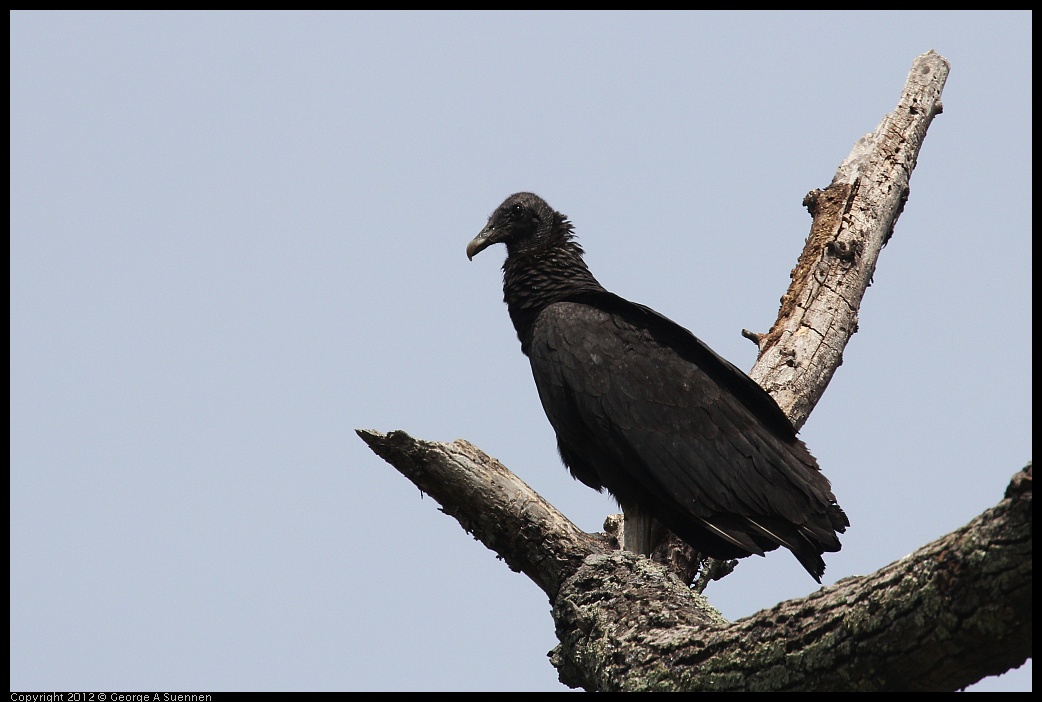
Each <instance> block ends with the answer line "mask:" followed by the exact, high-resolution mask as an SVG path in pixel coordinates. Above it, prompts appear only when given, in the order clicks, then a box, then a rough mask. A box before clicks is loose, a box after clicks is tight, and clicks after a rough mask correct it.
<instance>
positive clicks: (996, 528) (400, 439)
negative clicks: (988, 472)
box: [358, 430, 1032, 691]
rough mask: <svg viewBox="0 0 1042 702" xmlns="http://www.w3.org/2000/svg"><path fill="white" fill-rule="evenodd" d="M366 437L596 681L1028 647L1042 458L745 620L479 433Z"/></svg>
mask: <svg viewBox="0 0 1042 702" xmlns="http://www.w3.org/2000/svg"><path fill="white" fill-rule="evenodd" d="M358 434H359V436H361V437H362V439H363V440H365V442H366V443H367V444H369V446H370V447H371V448H372V449H373V451H375V452H376V453H377V454H379V455H380V456H381V457H383V458H384V459H385V460H387V461H389V462H390V463H392V465H394V466H395V467H396V468H398V469H399V471H401V473H402V474H403V475H405V476H406V477H408V478H409V479H410V480H412V481H413V482H414V483H415V484H416V485H417V486H418V487H420V489H421V490H423V491H424V492H428V493H429V494H430V495H431V496H432V497H433V498H434V499H435V500H437V501H438V502H439V503H441V504H442V505H443V506H444V508H443V511H445V512H446V513H447V514H450V515H451V516H453V517H454V518H455V519H456V520H457V521H459V522H460V524H461V525H462V526H463V527H464V528H465V529H466V530H467V531H469V532H470V533H472V534H473V535H474V537H475V538H477V539H478V540H479V541H481V542H482V543H484V544H485V545H486V546H488V548H489V549H491V550H492V551H494V552H495V553H496V554H497V555H499V556H500V557H501V558H502V559H503V560H504V561H506V562H507V564H508V565H509V566H510V567H511V568H512V569H514V570H515V571H522V572H524V573H525V574H527V575H528V576H529V577H530V578H531V579H532V580H533V581H534V582H535V583H536V584H537V585H539V587H540V588H542V589H543V591H544V592H545V593H546V594H547V596H548V597H549V599H550V601H551V603H553V607H554V612H553V613H554V621H555V622H556V626H557V635H558V638H559V639H560V641H561V645H560V646H558V647H557V648H556V649H555V650H554V651H553V655H552V659H553V662H554V665H556V666H557V667H558V669H559V671H560V674H561V680H562V682H564V683H565V684H568V685H572V686H576V687H584V688H586V689H588V690H601V691H608V690H655V689H659V690H665V689H672V690H791V691H795V690H863V691H868V690H873V691H883V690H956V689H960V688H962V687H965V686H967V685H970V684H972V683H974V682H976V681H977V680H980V679H981V678H983V677H985V676H987V675H996V674H999V673H1003V672H1005V671H1006V670H1009V669H1010V668H1013V667H1016V666H1018V665H1020V664H1021V663H1023V662H1024V661H1025V660H1026V659H1027V658H1028V657H1029V656H1031V617H1032V605H1031V580H1032V578H1031V570H1032V565H1031V561H1032V556H1031V552H1032V539H1031V532H1032V528H1031V492H1032V491H1031V467H1030V466H1028V467H1027V468H1025V469H1024V470H1023V471H1021V472H1020V473H1018V474H1017V475H1016V476H1015V477H1014V480H1013V482H1011V483H1010V486H1009V488H1007V490H1006V495H1005V498H1004V499H1003V500H1002V501H1001V502H999V503H998V505H996V506H995V507H993V508H992V509H990V510H988V511H986V512H984V513H983V514H981V515H980V516H979V517H977V518H976V519H974V520H973V521H971V522H970V523H969V524H967V525H966V526H964V527H962V528H961V529H958V530H956V531H954V532H952V533H951V534H948V535H946V536H944V537H941V538H940V539H937V540H936V541H934V542H932V543H930V544H927V545H926V546H923V547H922V548H920V549H918V550H917V551H916V552H915V553H912V554H911V555H909V556H906V557H905V558H902V559H901V560H899V561H896V562H895V563H891V564H890V565H888V566H886V567H885V568H882V569H880V570H879V571H877V572H875V573H873V574H871V575H866V576H861V577H856V578H846V579H844V580H842V581H840V582H838V583H836V584H835V585H832V586H830V587H826V588H823V589H821V590H819V591H817V592H815V593H813V594H811V595H809V596H808V597H805V598H801V599H797V600H790V601H788V602H783V603H781V604H779V605H777V606H775V607H773V608H772V609H770V610H765V611H763V612H759V613H757V614H755V615H753V616H752V617H748V618H746V619H742V620H739V621H737V622H734V623H729V622H727V621H726V620H725V619H724V618H723V617H722V616H721V615H720V614H719V613H718V612H717V611H716V610H715V609H713V608H712V606H711V605H709V603H708V602H707V601H706V600H705V599H704V598H703V597H701V596H700V595H697V594H695V593H694V592H693V591H692V590H691V589H690V588H688V587H687V586H686V585H685V584H684V583H683V582H682V581H681V580H680V579H678V578H677V577H676V575H675V574H673V573H672V572H670V571H669V570H668V569H666V568H664V567H662V566H660V565H658V564H656V563H654V562H652V561H649V560H648V559H646V558H643V557H639V556H636V555H634V554H631V553H628V552H625V551H616V550H614V547H613V545H612V544H611V540H610V539H609V538H608V537H607V536H605V535H603V534H586V533H584V532H582V531H581V530H580V529H578V527H576V526H575V525H574V524H572V523H571V522H570V521H568V519H567V518H566V517H564V515H562V514H561V513H560V512H558V511H557V510H556V509H554V508H553V507H552V506H551V505H550V504H548V503H547V502H546V501H544V500H543V499H542V498H541V497H539V496H538V495H537V494H536V493H534V492H533V491H532V490H531V488H529V487H528V486H527V485H525V483H524V482H523V481H522V480H521V479H520V478H518V477H517V476H515V475H514V474H513V473H511V472H510V471H509V470H507V469H506V468H505V467H504V466H503V465H502V464H501V463H499V461H497V460H495V459H494V458H491V457H489V456H487V455H485V454H484V453H482V452H481V451H480V450H479V449H478V448H476V447H475V446H473V445H472V444H470V443H468V442H466V441H462V440H457V441H455V442H453V443H451V444H446V443H436V442H429V441H421V440H418V439H414V438H412V437H411V436H409V435H408V434H406V433H405V432H401V431H397V432H391V433H389V434H382V433H380V432H376V431H368V430H359V431H358Z"/></svg>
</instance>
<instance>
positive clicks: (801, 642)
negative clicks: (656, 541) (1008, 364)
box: [358, 51, 1031, 691]
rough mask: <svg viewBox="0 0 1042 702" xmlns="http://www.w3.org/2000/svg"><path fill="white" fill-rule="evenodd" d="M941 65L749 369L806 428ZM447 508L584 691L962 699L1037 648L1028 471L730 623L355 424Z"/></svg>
mask: <svg viewBox="0 0 1042 702" xmlns="http://www.w3.org/2000/svg"><path fill="white" fill-rule="evenodd" d="M947 74H948V63H947V61H946V60H945V59H944V58H943V57H941V56H939V55H938V54H936V53H934V52H932V51H930V52H928V53H926V54H923V55H922V56H920V57H918V58H917V59H916V60H915V62H914V63H913V66H912V71H911V72H910V74H909V77H908V81H907V83H906V86H905V90H904V91H903V93H902V96H901V100H900V102H899V103H898V106H897V108H896V109H895V110H894V111H893V112H892V113H891V114H889V115H888V116H887V117H886V118H884V120H883V121H882V123H881V124H880V125H879V127H878V128H877V129H876V130H875V132H873V133H871V134H869V135H866V136H865V137H863V138H862V139H861V140H860V141H859V142H858V143H857V145H856V146H855V148H854V150H853V152H852V153H851V155H850V156H849V157H848V158H847V159H846V160H845V161H844V162H843V164H842V165H841V166H840V168H839V170H838V172H837V174H836V177H835V178H834V179H833V182H832V184H831V185H830V186H829V187H828V188H826V189H825V190H823V191H814V192H812V193H811V194H809V195H808V196H807V198H806V199H805V204H806V205H807V207H808V209H809V210H810V212H811V214H812V216H813V218H814V222H813V225H812V227H811V233H810V235H809V236H808V239H807V245H806V247H805V249H804V251H803V254H802V255H801V256H800V259H799V261H798V263H797V265H796V267H795V268H794V269H793V271H792V285H791V286H790V288H789V290H788V292H786V294H785V296H784V297H783V299H782V306H781V310H780V313H779V316H778V320H777V322H776V323H775V324H774V325H773V327H772V328H771V330H770V331H768V332H767V333H765V334H762V335H758V334H752V333H749V332H745V333H746V335H747V336H749V337H750V338H752V339H753V340H754V341H756V342H757V344H758V345H759V348H760V357H759V359H758V361H757V363H756V365H755V366H754V368H753V369H752V371H751V375H752V377H753V378H754V379H755V380H757V382H759V383H760V384H761V385H763V386H764V387H765V388H767V390H768V391H769V392H770V393H771V395H772V396H773V397H774V398H775V400H777V401H778V404H779V405H780V406H781V407H782V409H783V410H784V411H785V412H786V413H787V414H788V415H789V417H790V419H792V421H793V423H794V424H795V425H796V426H797V427H798V426H801V425H802V424H803V423H804V421H805V420H806V418H807V416H808V415H809V414H810V412H811V410H812V409H813V407H814V405H815V404H816V403H817V401H818V399H819V398H820V397H821V395H822V393H823V392H824V390H825V388H826V387H827V385H828V383H829V381H830V380H831V378H832V375H833V373H834V372H835V370H836V368H837V367H838V366H839V365H840V363H841V362H842V353H843V349H844V348H845V346H846V343H847V341H848V340H849V339H850V337H851V335H852V334H853V333H854V332H855V331H856V330H857V310H858V307H859V305H860V301H861V298H862V296H863V295H864V292H865V289H866V288H867V287H868V284H869V281H870V280H871V277H872V273H873V271H874V270H875V265H876V261H877V258H878V255H879V252H880V250H881V249H882V247H883V246H884V245H885V244H886V242H887V240H888V239H889V238H890V236H891V235H892V234H893V231H894V225H895V224H896V222H897V218H898V217H899V215H900V213H901V210H902V209H903V207H904V203H905V201H906V199H907V197H908V192H909V191H908V180H909V178H910V176H911V172H912V169H913V168H914V166H915V162H916V158H917V156H918V153H919V148H920V146H921V144H922V141H923V138H924V137H925V134H926V131H927V128H928V127H929V125H930V122H931V121H932V119H933V117H934V116H936V115H937V114H940V112H941V103H940V94H941V90H942V88H943V86H944V82H945V79H946V78H947ZM358 433H359V435H360V436H361V437H362V439H363V440H364V441H365V442H366V443H367V444H368V445H369V446H370V448H372V450H373V451H375V452H376V453H377V454H378V455H380V456H381V457H382V458H384V459H385V460H387V461H388V462H389V463H391V464H392V465H393V466H394V467H395V468H397V469H398V470H399V471H400V472H401V473H402V474H403V475H405V476H406V477H407V478H409V479H410V480H412V481H413V482H414V483H415V484H416V485H417V486H418V487H419V488H420V489H421V490H423V491H424V492H426V493H428V494H430V495H431V496H432V497H433V498H434V499H435V500H437V501H438V502H439V503H440V504H441V505H442V509H443V511H444V512H445V513H447V514H449V515H451V516H452V517H454V518H455V519H456V520H457V521H459V523H460V525H461V526H463V528H464V529H466V530H467V531H468V532H470V533H472V534H473V535H474V536H475V537H476V538H478V539H479V540H480V541H481V542H482V543H484V544H485V545H486V546H488V548H489V549H491V550H492V551H494V552H495V553H496V554H497V555H498V556H500V557H501V558H503V559H504V560H505V561H506V563H507V564H508V565H509V566H510V567H511V568H512V569H513V570H515V571H521V572H524V573H525V574H526V575H528V576H529V577H530V578H531V579H532V580H533V581H534V582H535V583H536V584H537V585H539V587H540V588H542V590H543V591H544V592H545V593H546V594H547V596H548V597H549V598H550V602H551V603H552V605H553V617H554V622H555V625H556V630H557V635H558V639H559V640H560V645H559V646H558V647H557V648H555V649H554V651H553V652H552V656H551V658H552V661H553V663H554V665H555V666H556V667H557V668H558V670H559V673H560V677H561V680H562V682H564V683H565V684H567V685H570V686H573V687H582V688H585V689H587V690H602V691H610V690H620V691H621V690H765V691H766V690H790V691H795V690H864V691H869V690H874V691H881V690H957V689H961V688H963V687H966V686H967V685H970V684H972V683H974V682H976V681H977V680H980V679H981V678H982V677H984V676H987V675H996V674H1000V673H1003V672H1005V671H1007V670H1009V669H1011V668H1013V667H1016V666H1018V665H1020V664H1021V663H1022V662H1023V661H1024V660H1026V659H1027V658H1028V657H1029V656H1030V655H1031V467H1030V465H1029V466H1028V467H1027V468H1025V469H1024V470H1023V471H1021V472H1020V473H1018V474H1017V475H1016V476H1015V477H1014V479H1013V481H1012V482H1011V483H1010V485H1009V487H1008V488H1007V490H1006V494H1005V497H1004V498H1003V499H1002V500H1001V501H1000V502H999V503H998V504H997V505H996V506H995V507H993V508H992V509H989V510H988V511H986V512H985V513H983V514H981V515H980V516H978V517H977V518H976V519H974V520H973V521H971V522H970V523H969V524H967V525H966V526H964V527H962V528H961V529H959V530H957V531H955V532H952V533H951V534H948V535H946V536H944V537H942V538H940V539H938V540H936V541H934V542H932V543H930V544H927V545H925V546H923V547H922V548H920V549H919V550H918V551H916V552H915V553H913V554H911V555H909V556H907V557H905V558H903V559H901V560H900V561H897V562H895V563H892V564H890V565H889V566H886V567H885V568H882V569H881V570H879V571H877V572H876V573H873V574H871V575H867V576H862V577H857V578H847V579H845V580H842V581H840V582H838V583H836V584H834V585H832V586H830V587H826V588H823V589H821V590H819V591H817V592H815V593H813V594H811V595H809V596H808V597H805V598H801V599H798V600H792V601H789V602H783V603H781V604H779V605H777V606H775V607H773V608H772V609H770V610H765V611H762V612H759V613H758V614H756V615H753V616H752V617H748V618H746V619H742V620H739V621H737V622H733V623H731V622H728V621H726V620H725V619H724V618H723V617H722V616H721V615H720V614H719V613H718V612H717V611H716V610H715V609H713V608H712V606H711V605H709V603H708V602H707V601H706V600H705V599H704V598H702V597H701V596H700V595H698V594H696V593H695V592H694V591H693V590H692V589H691V588H690V587H688V586H687V585H686V583H687V582H688V581H689V580H690V577H689V576H690V572H688V573H684V579H681V578H679V577H677V574H676V573H675V572H674V571H673V570H671V569H670V568H667V567H664V566H662V565H660V564H658V563H655V562H652V561H650V560H648V559H646V558H642V557H638V556H635V555H633V554H631V553H627V552H622V551H618V550H616V549H617V543H616V542H615V539H614V538H613V536H612V535H608V534H587V533H585V532H583V531H582V530H580V529H578V528H577V527H576V526H575V525H574V524H572V523H571V522H570V521H568V519H567V518H566V517H565V516H564V515H562V514H561V513H560V512H558V511H557V510H556V509H555V508H554V507H553V506H552V505H550V504H549V503H547V502H546V501H545V500H543V499H542V498H541V497H540V496H539V495H538V494H536V493H535V492H534V491H533V490H532V489H531V488H529V487H528V486H527V485H525V484H524V483H523V482H522V481H521V480H520V479H519V478H517V476H515V475H514V474H513V473H511V472H510V471H509V470H507V469H506V468H505V467H504V466H503V465H502V464H500V463H499V462H498V461H496V460H495V459H493V458H491V457H489V456H487V455H486V454H484V453H482V452H481V451H480V450H479V449H478V448H477V447H475V446H473V445H472V444H469V443H468V442H466V441H463V440H457V441H455V442H453V443H451V444H444V443H434V442H427V441H421V440H417V439H414V438H412V437H410V436H408V435H407V434H405V433H404V432H400V431H399V432H391V433H389V434H383V433H380V432H375V431H366V430H359V432H358Z"/></svg>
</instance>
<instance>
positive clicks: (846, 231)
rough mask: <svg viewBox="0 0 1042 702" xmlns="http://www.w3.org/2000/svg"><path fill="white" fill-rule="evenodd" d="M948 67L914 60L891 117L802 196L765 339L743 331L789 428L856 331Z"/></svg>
mask: <svg viewBox="0 0 1042 702" xmlns="http://www.w3.org/2000/svg"><path fill="white" fill-rule="evenodd" d="M948 69H949V66H948V61H947V60H945V58H944V57H943V56H940V55H939V54H937V53H936V52H934V51H928V52H927V53H925V54H923V55H922V56H919V57H918V58H916V59H915V61H914V62H913V63H912V70H911V71H910V72H909V74H908V80H907V82H906V83H905V88H904V90H903V91H902V93H901V99H900V100H899V101H898V104H897V107H896V108H895V109H894V111H893V112H891V113H890V114H889V115H887V116H886V117H884V118H883V121H882V122H880V123H879V126H878V127H876V130H875V131H874V132H872V133H871V134H866V135H865V136H863V137H862V138H861V139H860V140H859V141H858V142H857V144H855V145H854V149H853V150H852V151H851V152H850V155H849V156H847V158H846V160H845V161H843V163H842V164H841V165H840V167H839V170H838V171H836V175H835V177H834V178H833V179H832V184H831V185H829V186H828V187H827V188H825V190H815V191H812V192H811V193H809V194H808V195H807V197H806V198H804V204H805V205H806V206H807V209H808V210H810V213H811V215H812V216H813V217H814V223H813V224H812V225H811V230H810V235H809V236H808V237H807V245H806V246H805V247H804V249H803V253H802V254H801V255H800V258H799V261H798V262H797V263H796V267H795V268H794V269H793V270H792V274H791V275H792V284H791V285H790V286H789V289H788V291H786V293H785V295H784V296H783V297H782V303H781V309H780V311H779V313H778V319H777V321H776V322H775V323H774V326H772V327H771V330H770V331H769V332H767V333H766V334H762V335H755V334H750V333H748V332H746V336H749V337H750V338H753V339H754V340H755V341H756V342H757V344H758V346H759V347H760V357H759V358H758V359H757V361H756V364H755V365H754V366H753V368H752V370H750V371H749V376H750V377H751V378H752V379H753V380H755V381H756V382H758V383H759V384H760V385H762V386H763V387H764V388H766V390H767V392H769V393H770V394H771V396H772V397H774V399H775V401H776V402H777V403H778V406H779V407H781V408H782V410H784V412H785V414H787V415H788V416H789V419H790V420H792V423H793V425H794V426H796V428H797V429H798V428H799V427H802V426H803V423H804V422H806V421H807V417H808V416H809V415H810V413H811V410H813V409H814V406H815V405H816V404H817V402H818V400H819V399H821V396H822V394H823V393H824V392H825V388H826V387H828V384H829V382H830V381H831V380H832V376H833V374H834V373H835V371H836V369H837V368H838V367H839V366H840V364H842V363H843V349H844V348H846V345H847V342H848V341H849V340H850V337H851V336H852V335H853V334H854V332H856V331H857V311H858V308H859V307H860V306H861V299H862V298H863V297H864V294H865V290H866V289H867V288H868V286H869V285H870V284H871V281H872V275H873V273H874V272H875V269H876V260H877V259H878V258H879V252H880V251H881V250H882V248H883V246H884V245H885V244H886V242H887V241H889V239H890V236H891V235H892V234H893V231H894V226H895V224H896V223H897V218H898V217H899V216H900V215H901V211H902V210H903V209H904V205H905V201H906V200H907V199H908V192H909V191H908V181H909V179H910V178H911V176H912V169H914V168H915V164H916V159H917V158H918V156H919V149H920V148H921V147H922V144H923V140H924V139H925V138H926V130H927V129H928V128H929V126H930V123H931V122H932V121H933V118H934V117H935V116H936V115H938V114H940V113H941V109H942V107H941V90H942V89H943V88H944V83H945V81H946V80H947V78H948Z"/></svg>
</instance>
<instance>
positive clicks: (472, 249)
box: [467, 226, 498, 261]
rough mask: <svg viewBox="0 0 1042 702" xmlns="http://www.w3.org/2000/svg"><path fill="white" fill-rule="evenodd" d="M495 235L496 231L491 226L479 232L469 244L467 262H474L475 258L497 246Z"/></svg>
mask: <svg viewBox="0 0 1042 702" xmlns="http://www.w3.org/2000/svg"><path fill="white" fill-rule="evenodd" d="M495 234H496V230H495V229H493V228H492V227H490V226H486V227H485V228H484V229H482V230H481V231H480V232H478V235H477V236H476V237H474V238H473V239H471V241H470V243H469V244H467V260H470V261H473V260H474V257H475V256H477V255H478V254H479V253H481V252H482V251H484V250H485V249H487V248H488V247H489V246H492V244H495V243H496V242H497V241H498V239H496V237H495Z"/></svg>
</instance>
